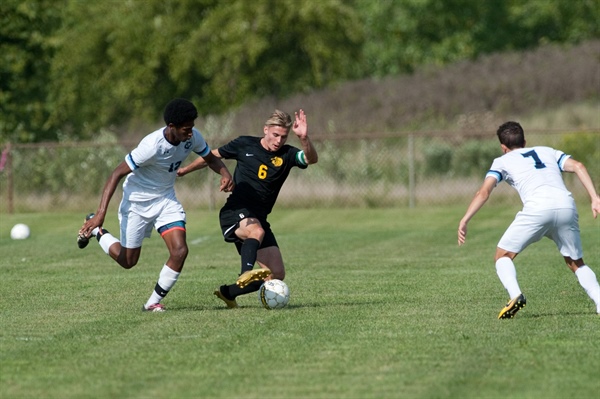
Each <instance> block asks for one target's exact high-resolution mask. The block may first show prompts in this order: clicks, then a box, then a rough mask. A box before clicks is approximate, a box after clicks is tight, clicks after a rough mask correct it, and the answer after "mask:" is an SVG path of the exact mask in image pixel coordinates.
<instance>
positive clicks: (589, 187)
mask: <svg viewBox="0 0 600 399" xmlns="http://www.w3.org/2000/svg"><path fill="white" fill-rule="evenodd" d="M563 170H564V171H565V172H570V173H575V174H576V175H577V178H579V181H581V184H583V187H585V189H586V191H587V193H588V195H589V196H590V201H591V202H592V214H593V215H594V219H595V218H596V217H597V216H598V214H600V197H598V193H596V188H595V187H594V183H593V182H592V178H591V177H590V174H589V173H588V171H587V168H586V167H585V165H584V164H582V163H581V162H579V161H576V160H575V159H573V158H569V159H567V160H566V161H565V164H564V165H563Z"/></svg>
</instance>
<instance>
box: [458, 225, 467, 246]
mask: <svg viewBox="0 0 600 399" xmlns="http://www.w3.org/2000/svg"><path fill="white" fill-rule="evenodd" d="M466 239H467V224H466V223H464V222H462V221H461V222H460V224H459V225H458V246H461V245H463V244H464V243H465V241H466Z"/></svg>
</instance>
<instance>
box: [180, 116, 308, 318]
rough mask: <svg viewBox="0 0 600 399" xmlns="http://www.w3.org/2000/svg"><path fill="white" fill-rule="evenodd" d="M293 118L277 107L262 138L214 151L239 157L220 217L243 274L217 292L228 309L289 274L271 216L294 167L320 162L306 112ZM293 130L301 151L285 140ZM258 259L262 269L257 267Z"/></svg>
mask: <svg viewBox="0 0 600 399" xmlns="http://www.w3.org/2000/svg"><path fill="white" fill-rule="evenodd" d="M294 116H295V120H294V121H292V118H291V116H290V115H288V114H287V113H285V112H283V111H279V110H275V112H274V113H273V114H272V115H271V117H270V118H269V119H268V120H267V121H266V122H265V126H264V128H263V132H264V135H263V136H262V137H253V136H241V137H238V138H236V139H234V140H232V141H230V142H229V143H227V144H225V145H224V146H222V147H219V148H218V149H215V150H212V152H213V154H214V155H215V156H217V157H219V158H225V159H235V160H236V161H237V165H236V168H235V172H234V174H233V181H234V183H235V187H234V189H233V191H232V193H231V195H230V196H229V197H228V198H227V202H226V203H225V205H224V206H223V208H221V212H220V213H219V221H220V224H221V229H222V230H223V237H224V239H225V241H227V242H232V243H234V244H235V245H236V248H237V250H238V252H239V254H240V256H241V261H242V267H241V273H240V275H239V277H238V279H237V281H236V283H235V284H231V285H222V286H221V287H220V288H218V289H217V290H215V293H214V294H215V295H216V296H217V297H218V298H219V299H221V300H223V301H224V302H225V304H226V305H227V307H229V308H236V307H237V306H238V305H237V302H236V300H235V298H236V297H238V296H239V295H244V294H248V293H251V292H255V291H258V289H259V288H260V286H261V285H262V283H263V281H264V280H265V279H270V278H274V279H279V280H283V279H284V278H285V267H284V264H283V258H282V256H281V252H280V250H279V246H278V245H277V240H276V239H275V235H274V234H273V232H272V231H271V226H270V224H269V222H268V221H267V216H268V215H269V213H271V210H272V209H273V206H274V205H275V201H276V200H277V195H278V194H279V190H281V187H282V186H283V183H284V182H285V180H286V179H287V177H288V175H289V173H290V170H291V169H292V168H293V167H294V166H297V167H298V168H300V169H306V167H307V166H308V165H310V164H314V163H316V162H317V160H318V155H317V151H316V150H315V147H314V146H313V144H312V143H311V141H310V139H309V138H308V125H307V123H306V114H305V113H304V111H303V110H299V111H298V112H296V113H295V115H294ZM290 129H291V130H292V131H293V132H294V134H295V135H296V136H297V137H298V139H299V140H300V146H301V147H302V149H299V148H296V147H293V146H291V145H287V144H286V141H287V139H288V135H289V132H290ZM205 166H206V162H204V161H203V159H202V158H198V159H197V160H195V161H194V162H192V163H191V164H190V165H188V166H187V167H183V168H180V169H179V170H178V172H177V174H178V175H179V176H183V175H185V174H187V173H189V172H191V171H194V170H197V169H201V168H204V167H205ZM256 262H258V264H259V265H260V268H259V269H257V270H253V269H254V264H255V263H256Z"/></svg>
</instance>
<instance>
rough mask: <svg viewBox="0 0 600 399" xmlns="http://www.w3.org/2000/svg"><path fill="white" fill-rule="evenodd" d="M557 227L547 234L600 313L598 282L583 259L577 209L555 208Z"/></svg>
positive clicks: (599, 285)
mask: <svg viewBox="0 0 600 399" xmlns="http://www.w3.org/2000/svg"><path fill="white" fill-rule="evenodd" d="M556 213H557V217H556V220H557V227H556V229H555V230H553V231H552V233H551V234H549V237H550V238H551V239H552V240H553V241H554V242H555V243H556V247H557V248H558V250H559V251H560V253H561V255H563V258H564V259H565V263H566V264H567V266H568V267H569V269H571V271H572V272H573V273H575V276H576V277H577V281H579V284H580V285H581V287H583V289H584V290H585V292H586V293H587V294H588V296H589V297H590V298H591V299H592V300H593V301H594V303H595V304H596V313H598V314H600V284H598V279H597V277H596V274H595V273H594V271H593V270H592V269H591V268H590V267H589V266H588V265H586V264H585V262H584V260H583V246H582V245H581V235H580V232H579V221H578V215H577V211H576V210H574V209H561V210H557V211H556Z"/></svg>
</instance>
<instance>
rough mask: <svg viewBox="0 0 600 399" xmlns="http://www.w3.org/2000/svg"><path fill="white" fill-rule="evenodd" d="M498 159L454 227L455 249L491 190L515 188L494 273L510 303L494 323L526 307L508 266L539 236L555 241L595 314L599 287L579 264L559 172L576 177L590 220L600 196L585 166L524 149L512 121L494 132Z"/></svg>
mask: <svg viewBox="0 0 600 399" xmlns="http://www.w3.org/2000/svg"><path fill="white" fill-rule="evenodd" d="M497 135H498V138H499V139H500V146H501V148H502V152H503V153H504V155H502V156H501V157H499V158H496V159H495V160H494V162H493V163H492V166H491V169H490V170H489V171H488V172H487V175H486V177H485V180H484V181H483V184H482V185H481V188H480V189H479V191H477V193H476V194H475V197H474V198H473V200H472V201H471V204H470V205H469V207H468V208H467V211H466V213H465V215H464V216H463V218H462V219H461V221H460V223H459V226H458V245H462V244H464V243H465V240H466V236H467V224H468V223H469V220H471V218H472V217H473V216H474V215H475V214H476V213H477V211H479V209H481V207H482V206H483V205H484V204H485V202H486V201H487V200H488V198H489V196H490V194H491V192H492V190H493V189H494V187H496V185H497V184H498V183H500V182H502V181H506V182H507V183H508V184H510V185H511V186H512V187H514V188H515V189H516V190H517V192H518V193H519V195H520V196H521V201H522V202H523V210H522V211H520V212H519V213H517V215H516V217H515V220H514V221H513V222H512V223H511V225H510V226H509V227H508V229H507V230H506V232H505V233H504V235H503V236H502V238H501V239H500V242H499V243H498V247H497V248H496V256H495V262H496V272H497V274H498V277H499V278H500V281H501V282H502V284H503V285H504V288H505V289H506V291H508V295H509V298H510V300H509V301H508V303H507V305H506V306H505V307H504V308H503V309H502V310H501V311H500V314H499V315H498V318H499V319H510V318H512V317H514V315H515V314H516V313H517V312H518V311H519V310H520V309H522V308H523V307H524V306H525V304H526V299H525V296H524V295H523V293H522V292H521V289H520V288H519V283H518V282H517V272H516V270H515V265H514V263H513V260H514V258H515V257H516V256H517V255H518V254H519V253H520V252H522V251H523V250H524V249H525V248H526V247H527V246H529V244H532V243H534V242H537V241H539V240H541V239H542V237H548V238H550V239H551V240H552V241H554V242H555V243H556V246H557V248H558V250H559V251H560V253H561V255H562V256H563V257H564V259H565V262H566V263H567V266H568V267H569V269H571V270H572V271H573V272H574V273H575V276H576V277H577V279H578V281H579V284H581V286H582V287H583V289H584V290H585V292H586V293H587V294H588V296H589V297H590V298H591V299H592V300H593V301H594V303H595V304H596V312H597V313H598V314H600V286H599V285H598V280H597V278H596V275H595V274H594V272H593V271H592V269H590V268H589V267H588V266H587V265H586V264H585V262H584V261H583V250H582V246H581V238H580V233H579V223H578V214H577V208H576V207H575V201H574V200H573V197H572V195H571V193H570V192H569V191H568V190H567V188H566V187H565V184H564V182H563V179H562V175H561V172H571V173H575V174H576V175H577V177H578V178H579V180H580V181H581V183H582V184H583V186H584V187H585V189H586V190H587V192H588V194H589V196H590V199H591V208H592V214H593V216H594V218H596V216H597V215H598V213H600V197H598V194H597V193H596V189H595V188H594V184H593V182H592V179H591V178H590V175H589V174H588V171H587V169H586V168H585V166H584V165H583V164H582V163H581V162H578V161H576V160H574V159H572V158H571V157H570V156H569V155H566V154H565V153H563V152H561V151H558V150H555V149H553V148H550V147H525V145H526V143H525V134H524V132H523V128H522V127H521V125H520V124H518V123H517V122H506V123H504V124H503V125H501V126H500V127H499V128H498V131H497Z"/></svg>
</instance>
